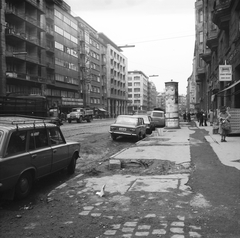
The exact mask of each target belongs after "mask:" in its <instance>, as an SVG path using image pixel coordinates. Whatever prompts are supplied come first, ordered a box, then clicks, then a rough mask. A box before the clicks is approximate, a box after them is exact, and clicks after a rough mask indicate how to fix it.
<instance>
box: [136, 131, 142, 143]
mask: <svg viewBox="0 0 240 238" xmlns="http://www.w3.org/2000/svg"><path fill="white" fill-rule="evenodd" d="M141 139H142V134H141V133H139V134H138V135H137V138H136V141H140V140H141Z"/></svg>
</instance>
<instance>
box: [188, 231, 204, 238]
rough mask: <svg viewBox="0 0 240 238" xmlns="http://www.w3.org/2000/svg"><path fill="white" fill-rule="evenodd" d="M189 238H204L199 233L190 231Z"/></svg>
mask: <svg viewBox="0 0 240 238" xmlns="http://www.w3.org/2000/svg"><path fill="white" fill-rule="evenodd" d="M189 236H190V237H194V238H200V237H202V236H201V235H200V234H199V233H197V232H194V231H189Z"/></svg>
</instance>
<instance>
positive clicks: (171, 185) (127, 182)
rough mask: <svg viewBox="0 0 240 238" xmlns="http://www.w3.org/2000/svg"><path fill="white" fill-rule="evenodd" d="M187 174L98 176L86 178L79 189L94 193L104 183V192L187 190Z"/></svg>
mask: <svg viewBox="0 0 240 238" xmlns="http://www.w3.org/2000/svg"><path fill="white" fill-rule="evenodd" d="M188 179H189V175H188V174H176V175H173V174H172V175H156V176H135V175H118V174H116V175H113V176H105V177H98V178H86V179H85V180H84V182H85V183H86V186H85V189H83V190H81V191H79V194H81V193H84V192H92V193H94V194H95V193H96V192H97V191H99V190H100V189H101V187H102V186H103V185H104V184H105V192H106V193H120V194H122V195H123V194H125V193H126V192H127V191H145V192H164V193H166V192H171V190H172V189H179V190H181V191H188V190H189V187H188V186H186V185H185V184H186V183H187V182H188Z"/></svg>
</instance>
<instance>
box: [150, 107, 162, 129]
mask: <svg viewBox="0 0 240 238" xmlns="http://www.w3.org/2000/svg"><path fill="white" fill-rule="evenodd" d="M150 116H151V118H152V120H153V123H154V125H155V127H164V126H165V113H164V111H158V110H153V111H151V114H150Z"/></svg>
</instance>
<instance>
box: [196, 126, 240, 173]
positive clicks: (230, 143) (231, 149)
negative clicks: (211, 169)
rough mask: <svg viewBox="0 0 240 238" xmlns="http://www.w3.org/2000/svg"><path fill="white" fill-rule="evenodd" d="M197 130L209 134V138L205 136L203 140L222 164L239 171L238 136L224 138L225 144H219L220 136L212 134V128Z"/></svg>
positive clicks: (205, 127) (239, 150)
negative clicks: (203, 130) (208, 144)
mask: <svg viewBox="0 0 240 238" xmlns="http://www.w3.org/2000/svg"><path fill="white" fill-rule="evenodd" d="M196 124H197V123H196ZM198 128H199V129H205V130H206V131H208V132H209V136H205V138H206V140H207V141H208V142H209V143H210V145H211V147H212V148H213V150H214V152H215V153H216V154H217V156H218V158H219V160H220V161H221V162H222V164H224V165H226V166H231V167H235V168H237V169H238V170H240V149H239V147H240V136H239V135H238V136H229V137H227V138H226V140H227V142H226V143H225V142H221V136H220V135H219V134H213V129H212V128H213V127H212V126H203V127H198Z"/></svg>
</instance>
